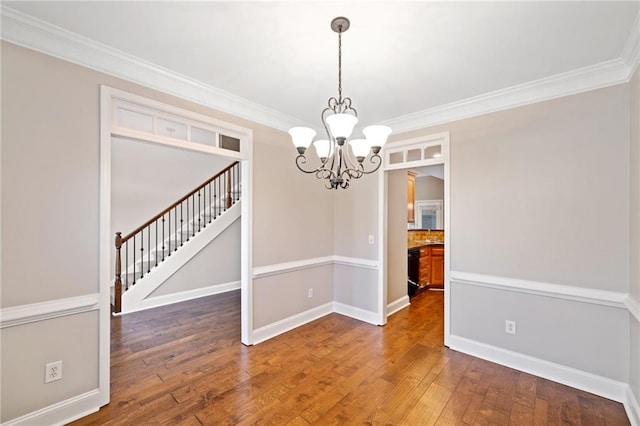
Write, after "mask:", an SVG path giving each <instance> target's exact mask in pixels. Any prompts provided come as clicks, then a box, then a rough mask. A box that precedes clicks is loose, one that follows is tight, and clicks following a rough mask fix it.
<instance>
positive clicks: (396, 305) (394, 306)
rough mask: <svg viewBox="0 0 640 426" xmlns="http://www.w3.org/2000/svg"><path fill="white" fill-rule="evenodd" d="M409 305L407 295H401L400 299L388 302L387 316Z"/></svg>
mask: <svg viewBox="0 0 640 426" xmlns="http://www.w3.org/2000/svg"><path fill="white" fill-rule="evenodd" d="M409 305H411V302H410V299H409V296H406V295H405V296H402V297H401V298H400V299H398V300H396V301H394V302H391V303H389V304H388V305H387V318H388V317H390V316H391V315H393V314H395V313H396V312H398V311H400V310H402V309H404V308H406V307H407V306H409Z"/></svg>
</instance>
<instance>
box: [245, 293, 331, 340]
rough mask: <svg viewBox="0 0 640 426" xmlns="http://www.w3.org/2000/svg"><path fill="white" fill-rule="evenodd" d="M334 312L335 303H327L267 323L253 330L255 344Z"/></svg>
mask: <svg viewBox="0 0 640 426" xmlns="http://www.w3.org/2000/svg"><path fill="white" fill-rule="evenodd" d="M332 312H333V303H332V302H329V303H325V304H324V305H320V306H316V307H315V308H312V309H309V310H308V311H304V312H300V313H299V314H296V315H293V316H290V317H288V318H285V319H283V320H280V321H276V322H274V323H271V324H267V325H265V326H264V327H260V328H258V329H256V330H254V331H253V344H254V345H256V344H258V343H260V342H264V341H265V340H269V339H271V338H272V337H276V336H277V335H279V334H282V333H286V332H287V331H289V330H293V329H294V328H297V327H300V326H301V325H304V324H306V323H308V322H311V321H313V320H316V319H318V318H322V317H323V316H325V315H329V314H330V313H332Z"/></svg>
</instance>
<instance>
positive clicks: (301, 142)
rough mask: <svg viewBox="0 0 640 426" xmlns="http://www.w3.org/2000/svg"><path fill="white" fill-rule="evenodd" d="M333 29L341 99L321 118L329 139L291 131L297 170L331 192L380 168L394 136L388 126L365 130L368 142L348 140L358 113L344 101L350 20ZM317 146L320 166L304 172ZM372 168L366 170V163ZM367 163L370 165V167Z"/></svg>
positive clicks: (312, 132)
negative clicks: (344, 38)
mask: <svg viewBox="0 0 640 426" xmlns="http://www.w3.org/2000/svg"><path fill="white" fill-rule="evenodd" d="M331 29H332V30H333V31H335V32H337V33H338V98H335V97H331V98H329V101H328V103H327V105H328V106H327V107H326V108H325V109H324V110H322V114H321V118H322V124H323V126H324V129H325V131H326V133H327V137H328V139H319V140H316V141H313V138H314V136H315V135H316V131H315V130H313V129H310V128H308V127H293V128H291V129H289V134H290V135H291V140H292V142H293V145H294V146H295V147H296V149H297V150H298V156H297V157H296V166H298V169H300V171H302V172H304V173H310V174H311V173H313V174H315V175H316V177H317V178H318V179H327V180H328V181H329V183H328V184H327V188H328V189H338V188H347V187H348V186H349V180H350V179H358V178H361V177H362V176H364V175H365V174H370V173H374V172H375V171H376V170H378V169H379V168H380V164H382V158H380V155H378V153H379V152H380V150H381V149H382V146H383V145H384V144H385V142H386V141H387V137H388V136H389V134H391V129H390V128H389V127H387V126H368V127H365V128H364V129H363V130H362V133H364V135H365V139H349V137H350V136H351V133H352V132H353V128H354V127H355V125H356V124H357V123H358V112H357V111H356V110H355V108H353V107H352V106H351V98H343V97H342V33H343V32H345V31H347V30H348V29H349V20H348V19H347V18H344V17H337V18H334V19H333V20H332V21H331ZM312 141H313V145H314V146H315V149H316V153H317V154H318V157H319V158H320V162H321V164H320V166H318V167H317V168H315V169H305V167H304V166H305V165H306V163H307V157H306V156H305V152H306V151H307V148H309V145H311V143H312ZM367 157H368V163H371V164H372V166H371V168H370V169H369V170H367V169H366V168H365V159H367ZM368 163H367V165H368Z"/></svg>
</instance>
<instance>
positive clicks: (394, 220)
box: [386, 170, 408, 304]
mask: <svg viewBox="0 0 640 426" xmlns="http://www.w3.org/2000/svg"><path fill="white" fill-rule="evenodd" d="M386 173H387V179H388V187H387V188H388V192H387V194H388V195H387V304H389V303H393V302H395V301H396V300H398V299H400V298H402V297H404V296H406V295H407V276H408V270H407V171H406V170H393V171H390V172H386Z"/></svg>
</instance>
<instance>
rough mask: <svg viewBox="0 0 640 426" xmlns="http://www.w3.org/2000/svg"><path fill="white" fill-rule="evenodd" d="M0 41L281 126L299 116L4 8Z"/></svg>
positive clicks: (297, 122)
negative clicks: (290, 114) (284, 112)
mask: <svg viewBox="0 0 640 426" xmlns="http://www.w3.org/2000/svg"><path fill="white" fill-rule="evenodd" d="M1 15H2V16H1V27H2V39H3V40H5V41H8V42H10V43H13V44H16V45H19V46H22V47H26V48H28V49H31V50H35V51H38V52H41V53H44V54H47V55H50V56H53V57H56V58H59V59H63V60H65V61H68V62H72V63H75V64H78V65H81V66H83V67H86V68H90V69H93V70H96V71H99V72H102V73H105V74H109V75H112V76H114V77H118V78H121V79H123V80H128V81H131V82H134V83H137V84H140V85H142V86H146V87H150V88H152V89H156V90H159V91H162V92H165V93H168V94H171V95H174V96H178V97H180V98H183V99H187V100H189V101H192V102H196V103H198V104H201V105H204V106H207V107H210V108H213V109H216V110H219V111H222V112H225V113H228V114H232V115H235V116H237V117H240V118H244V119H247V120H251V121H253V122H256V123H259V124H263V125H265V126H269V127H272V128H275V129H279V130H285V131H286V130H287V129H289V128H291V127H293V126H300V125H304V124H301V123H300V120H299V119H296V118H294V117H291V116H289V115H286V114H283V113H281V112H279V111H276V110H274V109H271V108H267V107H265V106H263V105H260V104H257V103H255V102H251V101H249V100H247V99H244V98H241V97H239V96H236V95H233V94H231V93H229V92H225V91H223V90H220V89H217V88H215V87H212V86H210V85H208V84H205V83H203V82H201V81H198V80H195V79H192V78H190V77H187V76H185V75H182V74H179V73H176V72H174V71H171V70H169V69H167V68H163V67H160V66H158V65H155V64H153V63H151V62H147V61H144V60H142V59H140V58H137V57H135V56H133V55H130V54H127V53H124V52H122V51H120V50H117V49H114V48H111V47H109V46H106V45H104V44H102V43H98V42H96V41H94V40H91V39H89V38H87V37H83V36H81V35H79V34H76V33H73V32H71V31H68V30H65V29H63V28H60V27H58V26H55V25H52V24H50V23H48V22H45V21H42V20H40V19H37V18H34V17H32V16H30V15H27V14H25V13H22V12H19V11H17V10H14V9H11V8H9V7H6V6H4V5H3V6H2V9H1Z"/></svg>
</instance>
